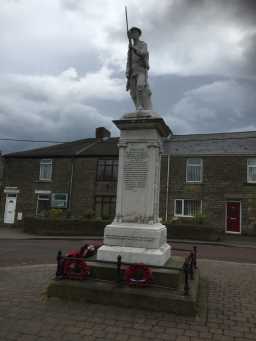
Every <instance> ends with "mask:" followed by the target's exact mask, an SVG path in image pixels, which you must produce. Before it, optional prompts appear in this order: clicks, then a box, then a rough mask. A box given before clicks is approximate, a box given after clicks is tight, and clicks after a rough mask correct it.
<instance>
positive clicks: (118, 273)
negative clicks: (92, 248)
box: [116, 255, 122, 286]
mask: <svg viewBox="0 0 256 341" xmlns="http://www.w3.org/2000/svg"><path fill="white" fill-rule="evenodd" d="M121 265H122V257H121V256H120V255H119V256H117V268H116V282H117V285H118V286H121V283H122V273H121Z"/></svg>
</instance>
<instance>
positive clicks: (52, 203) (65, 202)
mask: <svg viewBox="0 0 256 341" xmlns="http://www.w3.org/2000/svg"><path fill="white" fill-rule="evenodd" d="M56 195H65V197H66V199H65V200H58V199H57V200H56V199H55V196H56ZM56 202H63V203H64V206H62V207H61V206H58V205H56ZM51 207H52V208H67V207H68V193H52V197H51Z"/></svg>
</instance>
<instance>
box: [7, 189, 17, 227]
mask: <svg viewBox="0 0 256 341" xmlns="http://www.w3.org/2000/svg"><path fill="white" fill-rule="evenodd" d="M16 201H17V195H16V193H7V194H6V202H5V210H4V223H5V224H14V222H15V212H16Z"/></svg>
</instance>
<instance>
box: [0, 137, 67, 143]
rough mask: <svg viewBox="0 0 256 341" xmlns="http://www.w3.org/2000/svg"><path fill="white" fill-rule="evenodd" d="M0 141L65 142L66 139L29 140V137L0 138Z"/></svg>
mask: <svg viewBox="0 0 256 341" xmlns="http://www.w3.org/2000/svg"><path fill="white" fill-rule="evenodd" d="M0 141H13V142H36V143H38V142H40V143H65V142H66V141H48V140H30V139H15V138H0Z"/></svg>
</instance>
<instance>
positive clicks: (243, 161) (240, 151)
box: [1, 127, 256, 234]
mask: <svg viewBox="0 0 256 341" xmlns="http://www.w3.org/2000/svg"><path fill="white" fill-rule="evenodd" d="M3 158H4V163H5V170H4V179H3V195H2V201H1V206H2V216H3V217H2V218H3V220H4V222H5V223H7V224H8V223H9V224H12V223H14V222H15V221H16V220H17V219H23V217H25V216H40V217H43V216H47V215H48V214H49V212H50V211H51V210H52V209H54V208H57V209H61V210H62V213H63V214H66V215H67V216H69V217H70V216H72V217H77V218H82V217H85V216H91V217H92V216H94V217H101V218H112V217H113V216H114V214H115V201H116V185H117V175H118V138H117V137H114V138H113V137H111V136H110V133H109V131H108V130H107V129H105V128H102V127H101V128H97V129H96V136H95V138H90V139H83V140H78V141H73V142H69V143H63V144H58V145H53V146H50V147H46V148H40V149H33V150H29V151H23V152H17V153H11V154H7V155H4V157H3ZM160 215H161V218H162V219H163V221H165V222H166V221H173V222H175V221H183V222H184V221H193V219H197V220H203V221H204V223H205V224H207V225H208V226H210V227H212V228H213V229H216V230H219V231H224V232H226V233H235V234H241V233H245V234H255V233H256V132H237V133H217V134H196V135H173V134H171V135H170V136H169V137H168V138H167V139H165V140H164V141H163V154H162V160H161V190H160Z"/></svg>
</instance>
